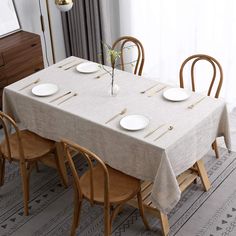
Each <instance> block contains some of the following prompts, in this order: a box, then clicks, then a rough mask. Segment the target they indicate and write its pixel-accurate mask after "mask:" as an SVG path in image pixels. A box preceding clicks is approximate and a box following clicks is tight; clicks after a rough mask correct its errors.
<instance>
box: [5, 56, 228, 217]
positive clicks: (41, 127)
mask: <svg viewBox="0 0 236 236" xmlns="http://www.w3.org/2000/svg"><path fill="white" fill-rule="evenodd" d="M85 62H88V61H86V60H84V59H81V58H78V57H74V56H72V57H68V58H66V59H64V60H62V61H60V62H58V63H56V64H54V65H51V66H49V67H47V68H45V69H43V70H41V71H39V72H37V73H34V74H32V75H30V76H28V77H26V78H24V79H22V80H20V81H17V82H16V83H14V84H11V85H9V86H7V87H5V88H4V91H3V111H4V112H5V113H7V114H9V115H11V116H12V117H13V118H14V119H15V120H16V122H17V123H18V124H19V125H20V127H21V128H24V129H28V130H30V131H32V132H35V133H37V134H38V135H40V136H42V137H45V138H48V139H52V140H55V141H57V142H60V140H61V139H62V138H66V139H69V140H72V141H74V142H76V143H78V144H80V145H82V146H84V147H86V148H87V149H89V150H91V151H92V152H94V153H96V154H97V155H98V156H99V157H100V158H101V159H102V160H103V161H104V162H106V163H107V164H108V165H110V166H111V167H113V168H115V169H117V170H119V171H122V172H124V173H126V174H128V175H131V176H134V177H136V178H138V179H141V180H144V181H151V182H152V183H153V184H152V188H151V191H150V194H151V195H150V197H151V200H152V202H153V204H154V205H155V207H156V208H157V209H158V210H159V211H160V212H163V213H164V214H167V213H169V212H170V211H171V210H172V209H173V208H174V206H175V205H176V204H177V202H178V201H179V200H180V197H181V190H180V187H179V184H178V181H177V178H176V177H177V176H179V175H180V174H181V173H183V172H185V171H186V170H188V169H189V168H191V167H192V166H193V165H194V164H195V163H196V162H197V161H199V160H201V159H202V158H203V156H204V155H205V154H206V153H208V152H209V150H210V149H211V145H212V143H213V142H214V141H215V139H216V138H217V137H220V136H223V137H224V140H225V144H226V147H227V148H228V149H229V150H230V149H231V141H230V132H229V119H228V112H227V106H226V102H225V101H224V100H223V99H221V98H219V99H216V98H213V97H209V96H205V95H203V94H202V93H197V92H192V91H190V90H183V91H185V94H187V97H186V98H185V99H182V100H181V99H180V100H175V99H174V98H172V99H171V98H168V97H165V96H164V95H165V92H166V91H168V90H169V89H171V88H178V85H176V86H174V85H169V84H166V83H163V82H160V81H155V80H153V79H150V78H148V77H145V76H137V75H134V74H132V73H129V72H125V71H122V70H118V69H115V77H114V79H115V83H116V84H117V85H118V86H119V92H118V94H117V95H116V96H111V94H110V88H111V76H110V74H109V73H106V72H105V71H104V70H103V66H99V65H97V66H98V68H97V70H96V71H93V73H89V72H86V71H78V65H81V63H85ZM106 68H107V70H108V71H109V67H106ZM177 83H178V78H177V76H176V84H177ZM42 84H53V85H56V88H57V91H56V92H55V93H53V94H52V95H50V96H44V95H42V96H40V94H39V95H37V94H35V93H33V92H32V89H33V88H35V87H36V86H38V85H42ZM130 115H135V116H139V117H141V118H142V119H144V125H143V127H141V128H137V129H135V125H136V123H135V122H136V121H134V123H132V119H131V122H130V121H128V127H126V126H125V125H127V124H126V123H125V125H122V120H123V121H124V118H127V117H128V116H130ZM129 122H130V123H129ZM129 126H130V128H129ZM133 126H134V128H133Z"/></svg>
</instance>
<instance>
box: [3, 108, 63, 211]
mask: <svg viewBox="0 0 236 236" xmlns="http://www.w3.org/2000/svg"><path fill="white" fill-rule="evenodd" d="M0 121H1V124H2V127H3V131H4V140H3V141H2V142H1V144H0V186H2V185H3V184H4V172H5V160H6V159H7V160H8V161H9V162H12V161H16V162H19V165H20V174H21V179H22V188H23V199H24V214H25V215H28V214H29V208H28V201H29V179H30V173H31V171H32V169H33V168H34V167H36V169H37V171H38V165H37V161H41V160H43V159H44V158H45V159H46V158H50V159H51V158H55V162H56V165H57V169H58V171H59V174H60V177H61V178H62V181H63V183H65V180H64V179H63V174H62V172H61V169H60V165H59V163H58V157H57V154H56V147H55V142H54V141H51V140H48V139H45V138H42V137H40V136H39V135H37V134H35V133H32V132H30V131H28V130H19V128H18V127H17V125H16V123H15V121H14V120H13V119H12V118H11V117H10V116H8V115H6V114H4V113H3V112H1V111H0ZM11 128H14V130H15V132H14V133H12V132H10V130H11Z"/></svg>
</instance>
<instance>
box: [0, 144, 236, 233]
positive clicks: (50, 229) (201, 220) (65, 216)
mask: <svg viewBox="0 0 236 236" xmlns="http://www.w3.org/2000/svg"><path fill="white" fill-rule="evenodd" d="M220 154H221V158H220V159H219V160H216V159H215V157H214V153H212V152H210V153H209V154H208V155H206V156H205V158H204V159H205V163H206V167H207V170H208V175H209V178H210V180H211V182H212V187H211V189H210V190H209V191H208V192H203V190H202V185H201V183H200V181H199V182H198V183H197V184H193V185H192V186H191V187H190V188H188V190H186V191H185V192H184V193H183V194H182V198H181V200H180V201H179V203H178V204H177V206H176V207H175V208H174V209H173V210H172V212H171V213H170V214H169V221H170V225H171V233H170V235H176V236H190V235H197V236H203V235H208V236H213V235H214V236H216V235H236V228H235V227H236V184H235V179H236V171H235V169H236V153H234V152H232V153H231V154H229V153H228V152H227V150H226V149H223V148H222V149H220ZM17 167H18V166H16V165H15V164H11V165H9V164H8V165H7V167H6V177H5V184H4V186H3V187H2V188H0V235H1V236H7V235H14V236H33V235H34V236H39V235H40V236H41V235H58V236H59V235H60V236H66V235H69V233H70V226H71V220H72V210H73V202H72V198H73V191H72V188H71V187H69V188H68V189H64V188H63V186H62V185H61V184H60V181H59V178H58V175H57V172H56V171H54V170H52V169H50V168H47V167H44V166H40V170H41V171H40V173H36V172H33V173H32V176H31V183H30V185H31V186H30V190H31V192H30V215H29V216H28V217H25V216H24V215H23V203H22V192H21V183H20V178H19V172H18V168H17ZM78 168H79V169H80V170H84V169H86V166H85V165H84V164H83V163H79V164H78ZM148 220H149V223H150V225H151V228H152V230H150V231H147V230H145V228H144V226H143V224H142V221H141V219H140V216H139V212H138V211H137V210H136V209H134V208H132V207H130V206H126V207H125V208H124V210H123V212H122V213H120V214H119V215H118V217H117V218H116V219H115V221H114V224H113V233H112V235H113V236H120V235H121V236H131V235H132V236H133V235H161V228H160V224H159V221H158V220H157V219H155V218H153V217H150V216H148ZM77 234H78V235H81V236H93V235H96V236H97V235H103V209H102V208H101V207H99V206H95V207H90V205H89V204H88V203H87V202H86V201H84V203H83V207H82V212H81V221H80V227H79V229H78V231H77Z"/></svg>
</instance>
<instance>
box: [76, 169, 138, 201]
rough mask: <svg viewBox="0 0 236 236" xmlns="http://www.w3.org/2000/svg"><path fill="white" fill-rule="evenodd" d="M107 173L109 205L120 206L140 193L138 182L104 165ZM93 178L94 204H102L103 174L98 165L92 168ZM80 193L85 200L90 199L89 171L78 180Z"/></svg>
mask: <svg viewBox="0 0 236 236" xmlns="http://www.w3.org/2000/svg"><path fill="white" fill-rule="evenodd" d="M106 167H107V169H108V173H109V181H110V190H109V199H110V203H111V204H120V203H123V202H125V201H127V200H129V199H132V198H133V197H134V196H135V195H136V194H137V193H138V191H140V188H141V184H140V180H138V179H136V178H134V177H132V176H129V175H126V174H124V173H121V172H120V171H117V170H115V169H113V168H111V167H110V166H108V165H106ZM93 178H94V182H93V183H94V202H95V203H96V204H104V174H103V169H102V167H101V166H100V165H98V166H96V167H94V168H93ZM80 186H81V190H82V193H83V195H84V197H85V198H86V199H90V198H91V195H90V189H91V188H90V171H87V172H85V174H84V175H83V176H82V177H81V178H80Z"/></svg>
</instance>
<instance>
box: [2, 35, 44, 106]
mask: <svg viewBox="0 0 236 236" xmlns="http://www.w3.org/2000/svg"><path fill="white" fill-rule="evenodd" d="M43 68H44V66H43V54H42V47H41V41H40V36H39V35H37V34H33V33H29V32H25V31H20V32H17V33H14V34H12V35H9V36H7V37H4V38H1V39H0V109H1V108H2V91H3V88H4V87H5V86H7V85H9V84H11V83H14V82H16V81H18V80H20V79H23V78H24V77H26V76H28V75H31V74H33V73H35V72H37V71H39V70H41V69H43Z"/></svg>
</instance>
